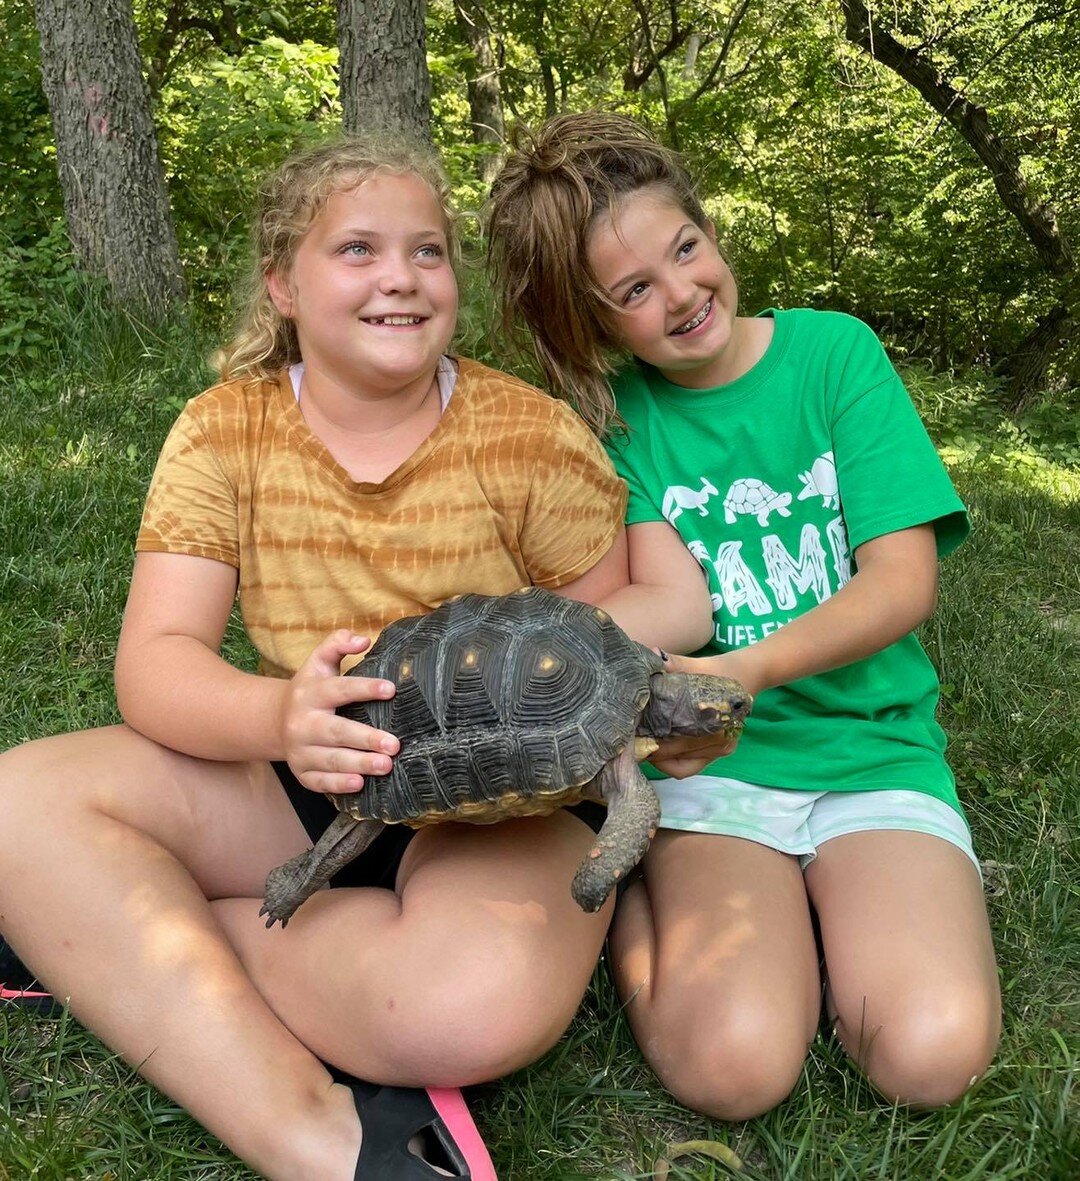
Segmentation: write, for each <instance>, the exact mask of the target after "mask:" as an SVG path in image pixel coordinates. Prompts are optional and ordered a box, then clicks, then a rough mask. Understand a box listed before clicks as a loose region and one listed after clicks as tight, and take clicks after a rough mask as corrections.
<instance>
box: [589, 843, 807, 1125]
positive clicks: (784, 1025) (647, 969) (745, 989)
mask: <svg viewBox="0 0 1080 1181" xmlns="http://www.w3.org/2000/svg"><path fill="white" fill-rule="evenodd" d="M644 867H645V880H644V883H641V882H638V883H635V884H634V885H633V886H631V888H630V889H628V890H627V892H626V894H625V896H624V897H623V899H622V900H621V901H620V903H619V908H618V911H617V912H616V917H615V923H614V926H613V928H612V933H611V954H612V963H613V967H614V971H615V979H616V982H617V984H618V988H619V993H620V995H621V996H622V997H623V998H624V999H625V1000H626V1002H627V1012H628V1014H629V1018H630V1024H631V1026H632V1028H633V1030H634V1034H635V1036H636V1038H637V1040H638V1044H639V1045H640V1046H641V1049H642V1053H643V1054H644V1055H645V1057H646V1058H647V1059H648V1061H649V1063H650V1064H651V1065H652V1067H653V1069H654V1070H655V1071H656V1073H657V1074H658V1075H659V1077H660V1080H661V1081H662V1082H663V1083H664V1085H665V1086H666V1087H667V1088H668V1090H669V1091H671V1093H672V1094H673V1095H674V1096H675V1097H676V1098H677V1099H679V1100H680V1102H682V1103H684V1104H686V1106H687V1107H691V1108H693V1109H695V1110H697V1111H702V1112H705V1113H706V1114H707V1115H711V1116H715V1117H716V1118H718V1119H731V1120H735V1119H748V1118H749V1117H751V1116H754V1115H759V1114H761V1113H762V1112H764V1111H767V1110H769V1109H770V1108H771V1107H774V1106H775V1105H776V1104H777V1103H779V1102H780V1101H781V1100H782V1099H784V1098H785V1097H786V1096H787V1094H788V1092H789V1091H790V1090H791V1088H792V1087H793V1086H794V1084H795V1082H796V1080H797V1079H798V1076H799V1071H800V1069H801V1067H802V1062H803V1059H804V1058H805V1056H806V1051H807V1047H808V1045H809V1043H810V1041H811V1040H812V1038H813V1036H814V1033H815V1031H816V1029H817V1022H818V1015H819V1012H820V1007H821V993H820V982H819V978H818V966H817V953H816V950H815V946H814V937H813V932H812V929H811V925H810V914H809V908H808V905H807V900H806V891H805V888H804V886H803V881H802V874H801V873H800V870H799V865H798V863H797V861H795V859H793V858H791V857H787V856H785V855H784V854H782V853H777V852H776V851H775V850H773V849H768V848H766V847H765V846H764V845H758V844H754V843H753V842H751V841H745V840H742V839H740V838H738V837H728V836H712V835H703V834H698V833H682V832H674V831H672V830H670V829H663V830H661V831H660V832H659V833H658V834H657V836H656V839H655V841H654V842H653V845H652V848H651V849H650V850H649V852H648V853H647V854H646V856H645V862H644Z"/></svg>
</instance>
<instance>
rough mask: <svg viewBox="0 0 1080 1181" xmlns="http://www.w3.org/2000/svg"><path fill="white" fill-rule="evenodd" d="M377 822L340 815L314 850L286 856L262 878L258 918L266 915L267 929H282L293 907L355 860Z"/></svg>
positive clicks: (379, 828)
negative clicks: (263, 886)
mask: <svg viewBox="0 0 1080 1181" xmlns="http://www.w3.org/2000/svg"><path fill="white" fill-rule="evenodd" d="M382 828H383V824H382V822H381V821H379V820H354V819H353V818H352V817H351V816H347V815H346V814H345V813H344V812H343V813H342V814H341V815H340V816H338V817H337V819H336V820H335V821H334V822H333V824H331V825H330V827H329V828H328V829H327V830H326V832H324V833H323V834H322V836H321V837H320V838H319V840H318V843H317V844H316V845H315V848H314V849H308V851H307V852H306V853H298V854H297V855H296V856H295V857H290V858H289V860H288V861H286V862H285V864H284V865H279V866H278V867H277V869H272V870H271V871H270V873H269V874H268V875H267V878H266V898H265V900H264V902H263V905H262V909H261V910H260V911H259V914H260V915H263V914H265V915H269V916H270V917H269V918H268V919H267V920H266V925H267V927H272V926H273V925H274V923H276V922H280V923H281V925H282V926H283V927H284V926H286V925H287V924H288V922H289V919H291V918H292V916H293V913H294V912H295V911H296V908H297V907H298V906H300V904H301V903H302V902H306V901H307V900H308V899H309V898H310V897H311V895H312V894H314V893H315V891H316V890H318V889H320V888H321V887H322V886H324V885H326V883H327V882H328V881H329V880H330V879H331V878H332V877H333V876H334V874H336V873H337V871H338V870H339V869H341V868H342V867H343V866H345V865H348V864H349V862H350V861H353V860H354V859H355V858H357V857H359V856H360V854H361V853H363V851H364V850H365V849H366V848H367V847H368V845H370V844H371V842H372V841H373V840H374V839H375V838H376V837H377V836H378V835H379V833H380V832H381V831H382Z"/></svg>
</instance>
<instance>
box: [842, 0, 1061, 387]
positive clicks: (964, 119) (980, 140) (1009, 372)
mask: <svg viewBox="0 0 1080 1181" xmlns="http://www.w3.org/2000/svg"><path fill="white" fill-rule="evenodd" d="M840 7H841V8H842V9H843V12H844V21H845V32H846V35H847V39H848V40H849V41H850V42H851V43H852V44H853V45H857V46H858V47H859V48H860V49H863V50H865V51H866V52H867V53H868V54H870V56H871V57H873V58H874V59H875V60H877V61H879V62H881V64H882V65H883V66H888V68H889V69H890V70H892V71H893V72H894V73H896V74H898V75H899V76H900V77H901V78H903V79H904V81H905V82H907V83H909V84H910V85H911V86H914V87H915V89H916V90H917V91H918V92H919V93H920V94H921V95H922V96H923V98H924V99H925V100H926V101H927V102H928V103H929V104H930V106H932V107H933V108H934V110H935V111H937V112H938V113H939V114H940V115H941V116H942V117H943V118H945V119H947V120H948V121H949V123H951V124H952V126H953V127H954V128H955V129H956V131H957V132H958V133H959V135H960V136H961V138H962V139H963V140H964V142H965V143H966V144H967V145H968V146H969V147H970V148H971V150H972V151H973V152H974V153H975V154H976V156H978V158H979V159H980V160H981V161H982V162H983V164H984V165H985V166H986V168H987V170H988V171H989V173H990V176H991V178H992V179H993V182H994V187H995V188H996V189H997V192H998V196H999V197H1000V198H1001V203H1002V205H1004V207H1005V208H1006V209H1007V210H1008V211H1009V212H1010V213H1011V214H1012V215H1013V217H1015V218H1016V220H1017V222H1018V223H1019V225H1020V228H1021V229H1022V230H1023V231H1024V234H1025V236H1026V237H1027V239H1028V241H1029V242H1030V243H1031V245H1032V247H1033V248H1034V250H1035V252H1036V254H1037V255H1038V256H1039V260H1040V261H1041V262H1042V264H1043V266H1044V267H1045V268H1046V270H1047V271H1049V272H1050V274H1051V275H1054V276H1055V277H1056V278H1057V279H1058V280H1059V283H1058V291H1057V299H1058V304H1057V306H1055V307H1054V308H1053V309H1052V310H1051V311H1050V312H1049V313H1048V314H1047V315H1045V316H1043V317H1041V318H1040V320H1039V322H1038V324H1037V325H1036V327H1035V328H1034V329H1033V330H1032V331H1031V332H1030V333H1029V334H1028V336H1027V337H1026V338H1025V339H1024V340H1023V341H1022V342H1021V343H1020V345H1019V346H1018V347H1017V348H1016V349H1015V350H1014V351H1013V352H1012V353H1011V354H1010V355H1009V356H1007V357H1005V358H1004V359H1003V360H1002V361H1001V362H999V364H998V370H999V372H1001V373H1003V374H1004V375H1005V376H1006V377H1007V379H1008V394H1007V397H1008V402H1009V405H1010V406H1011V407H1012V408H1013V409H1014V410H1015V409H1016V408H1018V407H1023V406H1024V405H1025V404H1027V403H1028V402H1029V401H1030V400H1031V399H1032V398H1033V397H1034V396H1035V394H1037V393H1038V392H1040V390H1042V389H1043V388H1044V387H1045V384H1046V374H1047V370H1048V369H1049V367H1050V365H1051V364H1052V363H1053V360H1054V357H1055V354H1056V353H1057V352H1058V351H1059V350H1060V348H1061V346H1062V344H1063V343H1065V342H1067V341H1068V340H1070V339H1071V338H1072V336H1073V334H1074V332H1075V328H1076V319H1077V309H1078V307H1080V281H1078V280H1080V274H1078V270H1077V265H1076V256H1075V255H1074V254H1073V251H1072V247H1071V246H1070V244H1069V243H1068V241H1066V239H1065V237H1064V235H1063V234H1062V232H1061V229H1060V227H1059V225H1058V220H1057V214H1056V213H1055V211H1054V208H1053V206H1051V205H1050V204H1049V203H1048V202H1045V201H1040V200H1039V199H1038V197H1037V196H1036V195H1035V194H1034V193H1033V192H1032V191H1031V188H1030V186H1029V185H1028V182H1027V181H1026V180H1025V179H1024V176H1023V173H1022V171H1021V168H1020V158H1019V157H1018V156H1017V154H1016V153H1015V152H1014V151H1013V150H1012V148H1010V147H1009V146H1008V145H1007V144H1006V143H1005V142H1004V141H1003V140H1002V139H1001V138H1000V136H998V134H997V133H996V132H995V131H994V129H993V127H992V126H991V123H990V117H989V115H988V114H987V112H986V110H985V109H984V108H983V107H980V106H978V105H977V104H975V103H973V102H970V101H969V100H968V99H967V98H965V97H964V95H962V94H961V93H960V91H958V90H957V89H956V88H955V87H954V86H953V85H952V84H951V83H950V82H948V81H947V80H946V79H945V78H943V77H942V76H941V75H940V74H939V73H938V71H937V69H936V68H935V66H934V64H933V62H931V61H930V60H929V58H927V57H925V56H924V55H923V54H922V53H921V52H920V51H919V50H917V49H908V48H907V47H906V46H904V45H901V44H900V42H899V41H897V40H896V39H895V38H894V37H891V36H890V35H889V34H888V33H887V32H886V31H885V30H884V29H883V28H881V26H880V25H878V24H876V23H874V22H873V21H872V19H871V16H870V12H869V11H868V9H867V7H866V4H865V3H863V0H840Z"/></svg>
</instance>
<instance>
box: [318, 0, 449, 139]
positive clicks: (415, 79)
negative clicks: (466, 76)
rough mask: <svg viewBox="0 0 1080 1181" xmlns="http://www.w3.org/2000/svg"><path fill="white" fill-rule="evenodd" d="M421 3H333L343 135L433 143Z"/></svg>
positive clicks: (381, 0)
mask: <svg viewBox="0 0 1080 1181" xmlns="http://www.w3.org/2000/svg"><path fill="white" fill-rule="evenodd" d="M424 9H425V4H424V0H337V27H338V49H339V51H340V60H339V65H338V76H339V79H340V89H341V110H342V122H343V124H344V126H345V130H346V131H350V132H354V133H360V132H364V131H378V132H389V133H391V134H402V135H406V136H408V137H409V138H411V139H425V140H430V139H431V78H430V77H429V75H428V68H427V34H426V31H425V29H424Z"/></svg>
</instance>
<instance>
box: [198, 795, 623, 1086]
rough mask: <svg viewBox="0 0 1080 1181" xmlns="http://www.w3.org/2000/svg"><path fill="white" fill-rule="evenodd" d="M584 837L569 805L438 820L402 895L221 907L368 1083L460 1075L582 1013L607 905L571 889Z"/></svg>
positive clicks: (414, 855)
mask: <svg viewBox="0 0 1080 1181" xmlns="http://www.w3.org/2000/svg"><path fill="white" fill-rule="evenodd" d="M591 838H592V833H591V832H590V831H589V829H588V828H587V827H586V826H585V825H584V824H582V823H581V822H580V821H579V820H577V819H576V818H574V817H573V816H569V815H567V814H566V813H564V812H558V813H556V814H555V815H553V816H548V817H544V818H542V819H531V820H517V821H514V820H511V821H506V822H504V823H502V824H498V825H469V824H444V825H438V826H434V827H431V828H425V829H422V830H421V831H420V832H419V833H418V834H417V836H416V838H415V839H414V841H413V842H412V844H411V845H410V846H409V848H408V850H407V851H406V854H405V860H404V861H403V862H402V866H401V870H400V871H399V875H398V892H397V893H391V892H390V891H384V890H362V891H361V890H330V891H325V890H324V891H322V892H320V893H318V894H316V895H314V896H313V897H312V898H310V899H309V900H308V901H307V902H306V903H305V904H304V906H303V907H301V908H300V909H299V910H298V911H297V912H296V914H295V915H294V917H293V919H292V920H291V922H290V923H289V926H288V929H287V930H285V931H282V930H281V929H280V928H275V929H274V930H271V931H267V930H266V929H265V928H264V926H263V923H262V922H261V920H259V918H258V914H257V911H258V900H251V899H242V898H234V899H228V900H223V901H221V902H218V903H215V904H214V909H215V912H216V913H217V915H218V918H219V920H220V922H221V923H222V926H223V927H224V929H225V931H226V933H227V934H228V936H229V939H230V941H231V942H232V944H233V946H234V947H236V949H237V951H238V952H239V954H240V957H241V959H242V960H243V962H244V964H245V966H246V967H247V968H248V970H249V972H250V973H251V976H252V978H253V979H254V980H255V981H256V983H257V984H258V986H259V988H260V989H261V990H262V991H263V994H264V996H266V998H267V1000H268V1001H269V1003H270V1004H271V1006H272V1008H273V1009H274V1011H275V1012H277V1013H278V1014H280V1016H281V1018H282V1020H284V1021H285V1023H286V1024H287V1025H288V1026H289V1028H290V1029H292V1030H293V1032H294V1033H295V1034H296V1035H297V1037H299V1038H300V1040H301V1041H303V1043H304V1044H305V1045H307V1046H310V1047H311V1048H312V1049H313V1050H314V1051H315V1052H316V1053H317V1054H318V1055H319V1056H320V1057H322V1058H324V1059H326V1060H327V1061H330V1062H333V1063H334V1064H335V1065H337V1066H340V1067H342V1068H344V1069H346V1070H350V1071H352V1072H353V1073H355V1074H359V1075H361V1076H362V1077H364V1078H367V1079H371V1080H373V1081H375V1082H384V1083H387V1082H392V1083H399V1084H405V1085H410V1086H418V1085H422V1084H428V1085H436V1086H463V1085H466V1084H469V1083H476V1082H480V1081H482V1080H484V1079H490V1078H494V1077H497V1076H499V1075H502V1074H506V1073H507V1072H509V1071H511V1070H515V1069H517V1068H519V1067H521V1066H524V1065H526V1064H527V1063H528V1062H531V1061H533V1060H534V1059H535V1058H537V1057H538V1056H539V1055H540V1054H542V1053H543V1052H544V1051H545V1050H547V1049H549V1048H550V1047H551V1046H552V1045H553V1044H554V1043H555V1041H557V1040H558V1038H559V1037H560V1035H561V1034H562V1033H563V1031H564V1030H565V1028H566V1026H567V1025H568V1024H569V1022H570V1020H571V1018H572V1017H573V1015H574V1013H575V1012H576V1010H577V1007H578V1005H579V1004H580V1002H581V998H582V996H583V995H584V992H585V989H586V987H587V986H588V983H589V979H590V978H591V975H592V971H593V968H594V967H595V965H596V960H597V957H598V955H599V953H600V948H601V946H602V943H603V939H604V934H605V931H606V928H607V924H608V916H609V915H610V913H611V909H612V908H611V906H610V904H609V905H608V906H607V907H606V908H605V909H604V911H602V912H601V914H600V915H599V916H590V915H586V914H584V913H583V912H582V911H581V909H580V908H579V907H578V906H577V904H576V903H575V902H574V901H573V899H572V898H571V896H570V879H571V877H572V875H573V871H574V867H575V866H576V865H577V863H578V861H580V859H581V857H582V855H583V854H584V852H585V851H586V850H587V849H588V848H589V844H590V841H591ZM358 895H364V896H367V897H366V899H365V900H366V902H367V903H368V905H365V907H364V908H363V910H360V909H359V908H358V907H357V905H356V899H357V896H358ZM294 945H295V947H297V948H299V949H300V950H299V952H298V951H296V950H294ZM439 1031H443V1033H442V1035H439Z"/></svg>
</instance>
